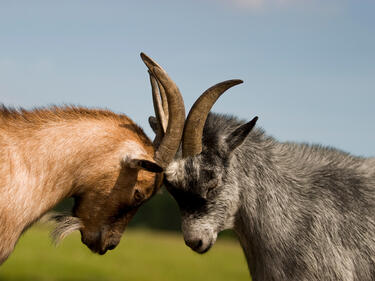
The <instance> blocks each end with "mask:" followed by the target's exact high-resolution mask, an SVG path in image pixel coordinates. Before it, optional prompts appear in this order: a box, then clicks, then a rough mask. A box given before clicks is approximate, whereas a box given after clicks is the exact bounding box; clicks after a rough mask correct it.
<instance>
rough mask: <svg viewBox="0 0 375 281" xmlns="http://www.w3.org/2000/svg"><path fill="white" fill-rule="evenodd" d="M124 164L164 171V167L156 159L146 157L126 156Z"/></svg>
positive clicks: (147, 169)
mask: <svg viewBox="0 0 375 281" xmlns="http://www.w3.org/2000/svg"><path fill="white" fill-rule="evenodd" d="M122 163H123V165H124V166H126V167H129V168H132V169H138V170H141V169H142V170H146V171H149V172H153V173H161V172H163V168H162V167H161V166H160V165H158V164H157V163H156V162H155V161H154V160H151V159H146V158H131V157H129V156H128V157H125V158H124V159H123V161H122Z"/></svg>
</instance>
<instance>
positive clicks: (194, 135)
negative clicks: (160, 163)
mask: <svg viewBox="0 0 375 281" xmlns="http://www.w3.org/2000/svg"><path fill="white" fill-rule="evenodd" d="M241 83H243V81H242V80H238V79H235V80H227V81H224V82H221V83H218V84H216V85H214V86H212V87H211V88H209V89H207V90H206V91H205V92H204V93H203V94H202V95H201V96H200V97H199V98H198V99H197V101H196V102H195V103H194V105H193V107H192V108H191V109H190V112H189V115H188V117H187V119H186V123H185V128H184V133H183V139H182V156H183V157H187V156H194V155H197V154H199V153H201V152H202V135H203V127H204V124H205V123H206V119H207V116H208V113H209V112H210V110H211V108H212V106H213V105H214V103H215V102H216V101H217V99H218V98H219V97H220V96H221V95H222V94H223V93H224V92H225V91H226V90H228V89H229V88H231V87H233V86H235V85H238V84H241Z"/></svg>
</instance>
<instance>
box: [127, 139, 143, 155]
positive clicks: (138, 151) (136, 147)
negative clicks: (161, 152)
mask: <svg viewBox="0 0 375 281" xmlns="http://www.w3.org/2000/svg"><path fill="white" fill-rule="evenodd" d="M122 150H123V152H124V155H125V157H127V156H129V157H131V158H140V157H141V156H142V155H145V154H147V151H146V149H145V148H144V146H143V145H142V144H140V143H139V142H136V141H135V140H126V141H124V142H123V144H122Z"/></svg>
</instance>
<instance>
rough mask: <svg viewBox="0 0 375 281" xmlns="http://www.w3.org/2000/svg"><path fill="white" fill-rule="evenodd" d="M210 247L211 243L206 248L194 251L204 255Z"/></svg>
mask: <svg viewBox="0 0 375 281" xmlns="http://www.w3.org/2000/svg"><path fill="white" fill-rule="evenodd" d="M211 247H212V243H210V244H209V245H208V246H207V247H205V248H199V249H194V251H196V252H197V253H199V254H204V253H207V252H208V250H210V249H211Z"/></svg>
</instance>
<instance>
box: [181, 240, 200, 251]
mask: <svg viewBox="0 0 375 281" xmlns="http://www.w3.org/2000/svg"><path fill="white" fill-rule="evenodd" d="M185 244H186V245H187V246H189V247H190V248H192V249H193V250H197V249H199V248H200V247H202V245H203V241H202V240H201V239H195V240H185Z"/></svg>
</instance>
